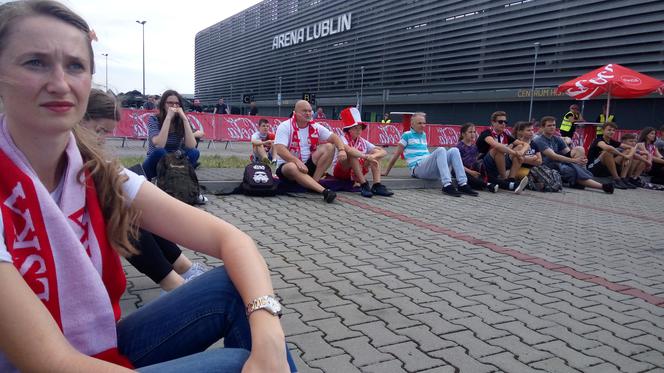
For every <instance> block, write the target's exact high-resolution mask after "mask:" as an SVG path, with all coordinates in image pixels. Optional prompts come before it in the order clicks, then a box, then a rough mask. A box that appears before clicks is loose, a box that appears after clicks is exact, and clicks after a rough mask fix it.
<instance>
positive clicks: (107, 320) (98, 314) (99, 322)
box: [0, 116, 131, 371]
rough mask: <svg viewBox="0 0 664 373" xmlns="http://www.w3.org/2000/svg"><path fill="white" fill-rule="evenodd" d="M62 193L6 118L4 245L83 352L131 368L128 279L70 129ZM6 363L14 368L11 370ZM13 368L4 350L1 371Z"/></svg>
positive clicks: (2, 135)
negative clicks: (125, 298)
mask: <svg viewBox="0 0 664 373" xmlns="http://www.w3.org/2000/svg"><path fill="white" fill-rule="evenodd" d="M66 156H67V168H66V170H65V172H64V175H63V176H62V177H63V180H62V183H63V184H62V185H63V187H62V195H61V198H60V201H59V202H58V203H56V201H54V200H53V198H52V197H51V195H50V193H49V191H48V190H47V189H46V188H45V187H44V185H43V184H42V183H41V181H40V180H39V178H38V176H37V175H36V173H35V172H34V170H33V169H32V167H31V166H30V163H29V162H28V160H27V159H26V158H25V156H24V155H23V153H22V152H21V150H19V149H18V148H17V147H16V145H15V144H14V143H13V141H12V140H11V137H10V135H9V132H8V130H7V124H6V120H5V118H4V116H0V169H1V170H2V174H0V175H1V176H0V213H2V221H3V224H4V232H3V233H4V243H5V246H6V247H7V250H8V252H9V254H10V255H11V257H12V261H13V264H14V266H15V267H16V269H17V270H18V271H19V272H20V274H21V275H22V276H23V280H24V281H25V282H26V283H27V284H28V286H30V288H31V289H32V291H33V292H34V293H35V294H36V295H37V297H38V298H39V299H40V300H41V301H42V302H43V303H44V305H45V306H46V308H47V309H48V310H49V312H50V313H51V316H52V317H53V319H54V320H55V321H56V323H57V324H58V326H59V327H60V329H61V330H62V332H63V334H64V336H65V337H66V338H67V340H68V341H69V343H71V344H72V345H73V346H74V347H75V348H76V349H77V350H78V351H80V352H81V353H84V354H87V355H89V356H93V357H96V358H99V359H102V360H106V361H110V362H112V363H115V364H119V365H123V366H126V367H131V363H130V362H129V360H128V359H127V358H126V357H124V356H122V355H121V354H120V353H119V352H118V349H117V334H116V322H117V321H118V320H119V319H120V297H121V296H122V294H123V293H124V290H125V286H126V279H125V275H124V272H123V270H122V265H121V263H120V259H119V257H118V254H117V253H116V252H115V251H114V250H113V249H112V248H111V246H110V245H109V243H108V238H107V237H106V224H105V222H104V218H103V215H102V212H101V208H100V205H99V201H98V199H97V192H96V190H95V186H94V183H93V182H92V180H91V178H86V179H87V180H85V182H83V181H82V180H79V178H78V177H77V174H78V172H79V170H80V169H81V168H82V166H83V160H82V158H81V154H80V152H79V150H78V147H77V146H76V140H75V139H74V135H73V134H71V135H70V138H69V143H68V144H67V148H66ZM5 368H7V369H5ZM5 370H14V369H13V367H11V365H10V364H9V362H8V361H7V360H6V358H5V357H4V356H2V354H0V371H5Z"/></svg>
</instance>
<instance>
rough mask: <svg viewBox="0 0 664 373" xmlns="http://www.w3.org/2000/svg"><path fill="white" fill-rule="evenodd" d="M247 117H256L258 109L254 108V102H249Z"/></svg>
mask: <svg viewBox="0 0 664 373" xmlns="http://www.w3.org/2000/svg"><path fill="white" fill-rule="evenodd" d="M248 114H249V115H258V107H257V106H256V101H251V103H250V104H249V113H248Z"/></svg>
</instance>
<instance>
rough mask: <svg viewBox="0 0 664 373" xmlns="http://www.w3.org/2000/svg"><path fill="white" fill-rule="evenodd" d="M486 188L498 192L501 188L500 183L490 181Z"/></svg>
mask: <svg viewBox="0 0 664 373" xmlns="http://www.w3.org/2000/svg"><path fill="white" fill-rule="evenodd" d="M486 189H487V190H488V191H489V192H491V193H498V189H500V185H498V184H496V183H488V184H487V185H486Z"/></svg>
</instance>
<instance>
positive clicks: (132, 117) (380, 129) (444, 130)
mask: <svg viewBox="0 0 664 373" xmlns="http://www.w3.org/2000/svg"><path fill="white" fill-rule="evenodd" d="M155 113H156V112H154V111H150V110H133V109H124V110H123V111H122V119H121V121H120V123H119V125H118V126H117V127H116V128H115V131H113V136H116V137H126V138H131V139H144V138H146V137H147V136H148V119H149V117H150V116H151V115H154V114H155ZM187 118H188V119H189V122H190V123H191V124H192V126H193V127H194V128H195V129H197V130H198V129H201V130H203V132H204V133H205V138H206V139H212V140H216V141H247V142H248V141H250V140H251V135H252V134H253V133H254V132H256V131H258V120H259V119H261V118H265V119H267V120H268V122H269V124H270V129H271V131H273V132H274V131H276V129H277V126H278V125H279V123H281V122H282V121H284V120H286V119H287V118H282V117H265V116H244V115H218V114H210V113H187ZM318 123H320V124H322V125H324V126H325V127H327V128H328V129H330V130H331V131H334V133H336V134H337V135H339V136H342V135H343V131H342V130H341V129H342V128H343V124H342V123H341V121H340V120H331V119H323V120H321V121H319V122H318ZM486 128H488V127H486V126H477V127H476V129H477V132H478V133H480V132H481V131H483V130H484V129H486ZM460 129H461V126H458V125H453V124H427V126H426V127H425V131H426V134H427V140H428V142H429V146H432V147H438V146H445V147H450V146H454V145H455V144H456V143H457V142H458V141H459V135H460ZM402 132H403V124H401V123H373V122H372V123H367V128H366V129H365V130H364V132H363V133H362V136H363V137H364V138H366V139H367V140H369V141H370V142H372V143H374V144H376V145H396V144H397V143H398V142H399V139H400V138H401V134H402ZM616 132H617V134H616V135H615V138H617V139H618V138H620V136H621V135H622V134H623V133H628V132H633V133H637V132H638V131H635V130H618V131H616ZM587 133H588V136H592V134H591V133H590V131H587ZM586 137H587V136H586V134H585V131H582V130H581V131H576V133H575V134H574V139H573V142H574V144H575V145H583V144H584V140H588V139H587V138H586ZM586 142H587V141H586Z"/></svg>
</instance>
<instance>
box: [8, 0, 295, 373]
mask: <svg viewBox="0 0 664 373" xmlns="http://www.w3.org/2000/svg"><path fill="white" fill-rule="evenodd" d="M91 34H92V33H91V30H90V28H89V26H88V25H87V23H86V22H85V21H84V20H83V19H82V18H80V17H79V16H78V15H76V14H75V13H73V12H72V11H71V10H69V9H68V8H66V7H65V6H64V5H62V4H61V3H59V2H56V1H49V0H33V1H13V2H6V3H3V4H2V5H0V45H2V49H0V97H2V101H3V104H4V114H2V115H0V169H1V170H3V172H2V176H1V177H0V200H1V201H2V203H0V216H2V222H1V223H0V232H2V235H1V236H0V294H2V302H0V335H1V336H2V337H1V338H0V371H2V372H15V371H21V372H56V373H57V372H72V371H79V372H96V371H104V372H110V371H117V372H128V371H129V369H133V368H137V369H140V370H142V371H145V372H148V371H153V372H182V371H187V370H191V369H192V366H195V367H196V369H195V370H197V371H213V370H215V371H219V370H223V371H227V372H240V371H245V372H287V371H288V370H289V368H290V370H291V371H295V370H296V367H295V366H294V365H291V364H292V360H291V359H290V358H289V356H290V355H289V352H288V349H287V348H286V342H285V338H284V331H283V329H282V327H281V324H280V321H279V318H278V315H279V313H280V308H281V307H280V305H279V303H278V301H277V300H276V299H274V289H273V287H272V284H271V280H270V273H269V271H268V268H267V265H266V263H265V260H264V259H263V258H262V256H261V254H260V252H259V251H258V249H257V247H256V244H255V243H254V241H253V240H252V239H251V238H250V237H249V236H248V235H246V234H245V233H243V232H242V231H240V230H239V229H237V228H236V227H234V226H232V225H231V224H229V223H227V222H225V221H223V220H221V219H220V218H217V217H215V216H213V215H211V214H209V213H207V212H204V211H202V210H199V209H196V208H194V207H191V206H188V205H186V204H184V203H182V202H180V201H178V200H176V199H174V198H172V197H170V196H168V195H167V194H166V193H164V192H163V191H161V190H159V189H158V188H157V187H155V186H154V185H153V184H152V183H149V182H147V181H146V180H145V178H144V177H142V176H138V175H136V174H135V173H134V172H132V171H129V170H126V169H124V168H123V167H122V166H121V165H120V163H119V161H118V159H114V158H109V157H105V156H104V154H103V152H102V151H101V149H100V148H99V145H98V144H97V140H96V138H95V137H94V136H92V134H91V133H90V131H88V130H85V129H83V128H81V127H80V126H79V123H80V122H81V121H82V120H83V118H84V114H85V111H86V106H87V102H88V97H89V94H90V88H91V84H92V72H93V71H94V53H93V50H92V45H91V41H92V40H91ZM19 56H22V57H19ZM19 61H21V62H19ZM45 69H46V70H45ZM45 71H48V72H47V73H45ZM37 83H39V84H37ZM136 224H139V225H140V226H141V227H142V228H144V229H146V230H148V231H150V232H154V233H155V234H157V235H159V236H163V237H164V238H166V239H168V240H172V241H174V242H176V243H178V244H182V245H185V246H188V247H196V248H197V249H198V250H200V252H202V253H204V254H206V255H211V256H214V257H217V258H219V259H220V260H221V261H223V262H224V266H221V267H218V268H215V269H213V270H211V271H208V272H206V273H205V274H203V275H202V276H199V277H197V278H196V279H194V280H192V281H190V282H188V283H187V284H185V285H183V286H181V287H179V288H178V289H177V290H176V291H173V292H170V293H168V294H166V295H165V296H163V297H160V298H159V299H157V300H155V301H153V302H151V303H149V304H147V305H145V306H143V307H141V308H139V309H137V310H136V311H134V312H133V313H131V314H130V315H128V316H126V317H124V318H121V306H120V298H121V296H122V294H123V293H124V291H125V288H126V279H125V274H124V272H123V269H122V263H121V261H120V257H119V255H123V256H130V255H133V254H136V253H137V250H136V248H135V247H133V245H132V244H131V241H130V237H131V236H132V235H133V233H132V231H133V229H132V227H134V226H135V225H136ZM222 338H223V340H224V348H214V349H208V347H210V346H212V345H213V344H214V343H216V342H217V341H219V340H220V339H222ZM289 363H291V364H289ZM289 365H290V367H289Z"/></svg>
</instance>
